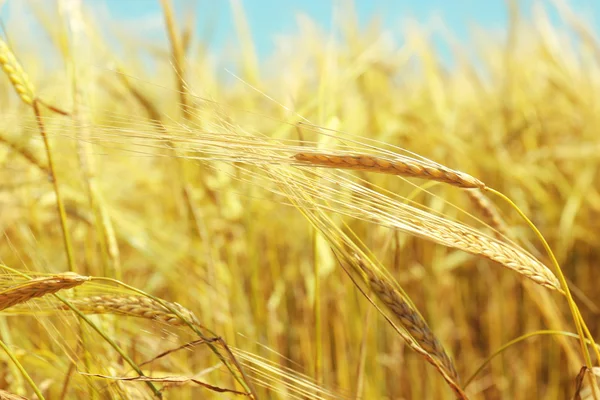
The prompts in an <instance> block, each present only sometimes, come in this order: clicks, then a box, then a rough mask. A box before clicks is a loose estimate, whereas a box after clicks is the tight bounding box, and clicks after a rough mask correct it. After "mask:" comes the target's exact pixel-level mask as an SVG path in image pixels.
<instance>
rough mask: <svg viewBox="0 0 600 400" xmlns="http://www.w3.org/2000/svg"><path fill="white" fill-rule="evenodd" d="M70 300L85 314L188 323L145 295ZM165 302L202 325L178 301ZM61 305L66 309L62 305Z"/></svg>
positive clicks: (191, 320)
mask: <svg viewBox="0 0 600 400" xmlns="http://www.w3.org/2000/svg"><path fill="white" fill-rule="evenodd" d="M70 302H71V304H72V305H74V306H75V307H76V308H77V309H78V310H79V311H81V312H82V313H84V314H116V315H125V316H130V317H138V318H145V319H151V320H154V321H160V322H164V323H165V324H169V325H174V326H181V325H186V322H185V321H183V320H182V319H180V318H179V317H178V316H177V315H175V314H174V313H172V312H171V311H169V310H168V309H167V308H166V307H164V306H163V305H161V304H160V303H159V302H157V301H155V300H153V299H150V298H148V297H143V296H120V295H102V296H90V297H83V298H78V299H73V300H70ZM165 304H167V305H168V306H169V307H171V308H173V309H175V310H177V311H178V312H179V313H180V314H181V315H182V316H183V317H185V319H186V320H188V321H189V322H190V323H192V324H194V325H197V326H200V322H199V321H198V318H197V317H196V316H195V315H194V313H193V312H191V311H190V310H188V309H187V308H185V307H183V306H181V305H179V304H177V303H169V302H165ZM59 307H60V308H61V309H66V307H65V306H62V305H61V306H59Z"/></svg>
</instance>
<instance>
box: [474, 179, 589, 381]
mask: <svg viewBox="0 0 600 400" xmlns="http://www.w3.org/2000/svg"><path fill="white" fill-rule="evenodd" d="M486 190H488V191H489V192H492V193H494V194H495V195H497V196H498V197H500V198H502V199H503V200H504V201H506V202H507V203H508V204H509V205H510V206H511V207H512V208H513V209H514V210H515V211H516V212H517V213H518V214H519V215H520V216H521V218H523V220H525V222H526V223H527V225H529V227H530V228H531V229H532V230H533V231H534V232H535V234H536V235H537V236H538V238H539V239H540V241H541V242H542V245H543V246H544V249H545V250H546V252H547V253H548V256H549V257H550V260H551V261H552V264H553V265H554V270H555V272H556V274H557V275H558V279H559V281H560V284H561V286H562V288H563V290H564V292H565V296H566V297H567V303H568V304H569V309H570V310H571V314H572V316H573V320H574V322H575V328H576V329H577V334H578V335H579V344H580V346H581V352H582V354H583V357H584V359H585V363H586V366H587V367H588V368H589V369H591V368H592V359H591V357H590V352H589V351H588V349H587V346H586V345H585V335H584V332H583V328H582V320H583V318H581V314H580V312H579V309H578V308H577V304H576V303H575V300H573V296H571V291H570V290H569V285H568V283H567V280H566V278H565V276H564V274H563V272H562V270H561V268H560V265H559V264H558V260H557V259H556V257H555V256H554V253H553V252H552V249H551V248H550V245H549V244H548V242H547V241H546V239H545V238H544V235H542V233H541V232H540V231H539V229H538V228H537V227H536V226H535V224H534V223H533V222H531V220H530V219H529V218H528V217H527V215H525V213H524V212H523V211H521V209H520V208H519V207H518V206H517V205H516V204H515V203H514V202H513V201H512V200H511V199H510V198H508V196H506V195H504V194H503V193H500V192H499V191H497V190H494V189H492V188H486ZM584 325H585V324H584ZM586 333H588V339H589V340H590V341H591V342H593V341H594V338H593V337H592V336H591V335H589V330H588V329H587V327H586ZM596 353H597V354H598V351H597V350H596Z"/></svg>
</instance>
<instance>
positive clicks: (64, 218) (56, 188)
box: [32, 99, 75, 272]
mask: <svg viewBox="0 0 600 400" xmlns="http://www.w3.org/2000/svg"><path fill="white" fill-rule="evenodd" d="M32 106H33V112H34V113H35V117H36V120H37V124H38V127H39V129H40V134H41V135H42V139H43V140H44V147H45V148H46V157H47V158H48V170H49V171H50V178H51V179H52V185H54V193H55V194H56V207H57V208H58V215H59V217H60V226H61V228H62V231H63V241H64V245H65V251H66V252H67V263H68V265H69V271H71V272H75V261H74V258H73V248H72V246H71V240H70V237H69V231H68V229H67V214H66V212H65V205H64V203H63V201H62V197H61V194H60V187H59V184H58V178H57V177H56V170H55V168H54V160H53V158H52V152H51V151H50V141H49V140H48V135H47V134H46V128H45V127H44V122H43V121H42V114H41V113H40V108H39V106H38V100H37V99H34V101H33V105H32Z"/></svg>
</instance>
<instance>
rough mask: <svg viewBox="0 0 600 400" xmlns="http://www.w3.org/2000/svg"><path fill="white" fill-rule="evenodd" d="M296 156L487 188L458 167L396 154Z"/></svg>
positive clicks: (326, 163)
mask: <svg viewBox="0 0 600 400" xmlns="http://www.w3.org/2000/svg"><path fill="white" fill-rule="evenodd" d="M294 158H295V159H296V160H297V161H301V162H302V163H304V164H308V165H313V166H318V167H326V168H341V169H354V170H363V171H373V172H380V173H384V174H392V175H400V176H407V177H415V178H421V179H429V180H433V181H437V182H444V183H448V184H450V185H453V186H458V187H461V188H482V189H483V188H485V184H484V183H483V182H481V181H480V180H478V179H476V178H474V177H472V176H470V175H468V174H465V173H464V172H460V171H455V170H453V169H450V168H446V167H444V166H442V165H438V164H428V163H425V162H423V161H420V160H417V159H414V158H410V157H405V156H400V155H398V156H396V158H395V159H394V160H387V159H384V158H381V157H375V156H372V155H368V154H360V155H341V154H340V155H335V154H325V153H298V154H295V155H294Z"/></svg>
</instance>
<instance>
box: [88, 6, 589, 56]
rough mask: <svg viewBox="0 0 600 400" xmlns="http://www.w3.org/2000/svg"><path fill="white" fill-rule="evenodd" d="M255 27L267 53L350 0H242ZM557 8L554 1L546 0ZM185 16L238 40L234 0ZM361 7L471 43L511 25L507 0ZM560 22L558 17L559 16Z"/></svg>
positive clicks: (136, 14)
mask: <svg viewBox="0 0 600 400" xmlns="http://www.w3.org/2000/svg"><path fill="white" fill-rule="evenodd" d="M84 1H87V2H88V3H93V4H94V5H98V3H103V4H102V5H103V6H104V7H105V8H106V10H107V12H109V13H110V15H111V17H112V18H115V19H123V20H129V19H134V20H135V19H138V20H139V19H146V20H152V18H153V16H157V15H160V6H159V2H158V0H84ZM534 1H535V0H521V4H522V6H523V9H524V10H530V9H531V5H532V3H533V2H534ZM564 1H566V2H568V4H569V5H570V7H571V8H572V9H573V10H575V11H576V12H577V13H578V14H580V15H583V16H585V17H586V18H587V19H588V20H589V21H590V22H596V23H597V22H598V21H600V0H564ZM240 2H241V3H242V5H243V7H244V10H245V13H246V16H247V19H248V23H249V25H250V28H251V32H252V38H253V40H254V43H255V46H256V49H257V52H258V53H259V55H260V56H261V57H265V56H267V55H268V54H270V52H271V51H272V50H273V48H274V41H273V38H274V36H275V35H281V34H290V33H293V32H294V31H295V30H296V19H295V15H296V14H297V13H298V12H301V13H304V14H307V15H309V16H310V17H311V18H312V19H313V20H315V21H317V23H318V24H319V25H320V26H322V27H323V28H325V29H330V28H331V27H332V21H333V16H334V11H333V9H334V5H338V6H339V5H343V4H344V3H345V0H334V1H331V0H330V1H327V0H304V1H292V0H240ZM541 2H542V3H544V4H546V5H548V6H549V9H552V6H551V2H552V0H541ZM173 3H174V4H175V6H176V8H177V10H178V12H179V14H180V15H185V14H186V12H187V11H188V10H189V6H190V5H193V6H194V7H195V8H196V10H197V16H198V21H199V22H198V24H199V25H200V26H199V32H200V33H202V32H206V28H207V27H209V26H210V27H211V29H212V35H211V41H212V45H213V46H218V45H221V44H223V43H225V42H228V41H229V42H231V41H234V40H235V38H236V33H235V28H234V24H233V18H232V13H231V6H230V2H229V1H228V0H212V1H211V0H173ZM354 5H355V9H356V11H357V14H358V16H359V20H360V22H362V23H365V22H367V21H369V20H370V19H371V18H372V17H373V16H374V15H377V14H379V15H380V16H382V18H383V22H384V26H385V27H386V28H388V29H389V30H391V31H392V32H394V31H395V32H396V33H398V34H399V33H400V31H401V29H400V26H401V21H403V20H406V19H408V18H412V19H414V20H416V21H418V22H421V23H423V24H426V23H427V22H428V21H432V19H433V18H434V17H441V18H442V19H443V21H444V23H445V24H446V26H447V27H448V28H449V29H450V30H451V31H452V32H453V33H454V34H455V35H456V37H457V38H458V39H459V40H461V41H465V42H468V40H469V35H470V34H471V32H472V30H471V27H472V26H481V27H485V28H489V29H492V30H502V29H504V28H505V27H506V24H507V20H508V16H507V8H506V1H505V0H355V1H354ZM556 20H557V21H558V18H556Z"/></svg>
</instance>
